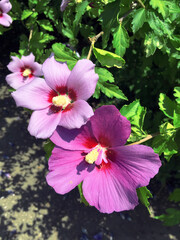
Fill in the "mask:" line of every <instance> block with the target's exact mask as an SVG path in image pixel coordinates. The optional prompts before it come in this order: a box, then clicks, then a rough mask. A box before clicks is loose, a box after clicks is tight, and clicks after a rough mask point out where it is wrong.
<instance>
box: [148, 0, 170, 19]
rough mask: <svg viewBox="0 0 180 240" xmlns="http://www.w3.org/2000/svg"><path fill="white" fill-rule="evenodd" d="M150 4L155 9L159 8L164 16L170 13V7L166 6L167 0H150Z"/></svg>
mask: <svg viewBox="0 0 180 240" xmlns="http://www.w3.org/2000/svg"><path fill="white" fill-rule="evenodd" d="M150 4H151V6H152V7H153V8H154V9H156V8H158V12H159V13H161V14H162V16H163V17H164V18H165V17H166V15H167V13H168V9H167V7H166V4H165V1H163V0H150Z"/></svg>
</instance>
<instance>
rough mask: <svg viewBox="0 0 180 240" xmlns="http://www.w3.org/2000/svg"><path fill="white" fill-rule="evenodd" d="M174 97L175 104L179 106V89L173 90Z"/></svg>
mask: <svg viewBox="0 0 180 240" xmlns="http://www.w3.org/2000/svg"><path fill="white" fill-rule="evenodd" d="M174 92H175V93H174V96H175V97H176V102H177V103H178V104H180V87H175V88H174Z"/></svg>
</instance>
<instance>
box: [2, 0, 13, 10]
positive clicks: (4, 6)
mask: <svg viewBox="0 0 180 240" xmlns="http://www.w3.org/2000/svg"><path fill="white" fill-rule="evenodd" d="M11 8H12V5H11V3H10V2H9V1H7V0H1V2H0V9H1V10H2V12H3V13H8V12H9V11H10V10H11Z"/></svg>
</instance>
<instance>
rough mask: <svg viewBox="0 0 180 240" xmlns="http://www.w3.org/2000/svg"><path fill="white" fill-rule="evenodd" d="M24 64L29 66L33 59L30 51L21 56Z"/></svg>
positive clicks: (31, 64)
mask: <svg viewBox="0 0 180 240" xmlns="http://www.w3.org/2000/svg"><path fill="white" fill-rule="evenodd" d="M21 60H22V62H23V63H24V66H26V67H29V68H31V67H32V66H33V64H34V61H35V56H34V55H33V54H32V53H31V54H29V55H28V56H22V58H21Z"/></svg>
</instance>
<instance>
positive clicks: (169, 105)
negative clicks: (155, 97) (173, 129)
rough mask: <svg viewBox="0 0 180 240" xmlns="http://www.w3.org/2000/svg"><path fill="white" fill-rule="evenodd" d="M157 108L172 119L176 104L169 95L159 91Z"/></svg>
mask: <svg viewBox="0 0 180 240" xmlns="http://www.w3.org/2000/svg"><path fill="white" fill-rule="evenodd" d="M159 108H160V110H161V111H162V112H163V113H164V114H165V115H166V116H167V117H169V118H171V119H173V115H174V110H175V108H176V104H175V102H173V101H172V100H171V99H170V98H169V97H167V96H166V95H165V94H164V93H160V96H159Z"/></svg>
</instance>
